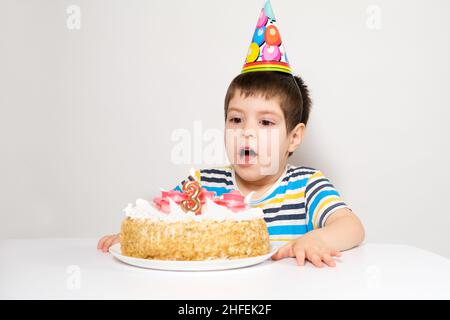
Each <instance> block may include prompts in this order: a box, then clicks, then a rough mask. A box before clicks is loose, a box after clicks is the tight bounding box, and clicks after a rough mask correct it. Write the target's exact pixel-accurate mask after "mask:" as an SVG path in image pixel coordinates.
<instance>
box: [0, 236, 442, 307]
mask: <svg viewBox="0 0 450 320" xmlns="http://www.w3.org/2000/svg"><path fill="white" fill-rule="evenodd" d="M96 244H97V239H43V240H3V241H0V299H17V298H18V299H22V298H26V299H30V298H31V299H195V300H196V299H313V298H314V299H322V298H323V299H335V298H336V299H347V298H355V299H368V298H374V299H396V298H406V299H408V298H414V299H415V298H420V299H428V298H437V299H450V260H449V259H446V258H444V257H441V256H439V255H436V254H434V253H431V252H427V251H424V250H421V249H417V248H414V247H410V246H404V245H387V244H364V245H362V246H360V247H358V248H355V249H352V250H349V251H346V252H344V253H343V256H342V258H341V259H340V260H339V261H338V263H337V267H336V268H323V269H318V268H315V267H313V266H312V265H311V264H307V265H306V266H304V267H299V266H297V265H296V263H295V260H294V259H284V260H281V261H272V260H268V261H266V262H264V263H262V264H259V265H256V266H253V267H249V268H244V269H236V270H225V271H209V272H170V271H158V270H148V269H140V268H135V267H133V266H129V265H126V264H124V263H122V262H119V261H118V260H116V259H114V258H113V257H112V256H111V255H110V254H105V253H102V252H100V251H98V250H97V249H96Z"/></svg>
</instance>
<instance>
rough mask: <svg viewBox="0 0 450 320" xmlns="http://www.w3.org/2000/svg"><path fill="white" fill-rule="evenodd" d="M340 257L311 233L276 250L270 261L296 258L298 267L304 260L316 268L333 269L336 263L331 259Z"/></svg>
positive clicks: (336, 251) (337, 252)
mask: <svg viewBox="0 0 450 320" xmlns="http://www.w3.org/2000/svg"><path fill="white" fill-rule="evenodd" d="M340 256H341V253H340V252H339V251H338V250H335V249H333V248H330V247H329V246H327V245H326V244H325V243H324V242H323V241H322V240H321V239H320V238H319V237H317V236H316V234H314V233H313V232H311V233H307V234H305V235H304V236H302V237H300V238H298V239H297V240H294V241H292V242H290V243H288V244H287V245H285V246H283V247H281V248H280V249H278V251H277V253H275V254H274V255H273V256H272V259H273V260H280V259H284V258H288V257H291V258H296V259H297V264H298V265H300V266H303V265H304V264H305V259H306V260H309V261H310V262H311V263H312V264H314V265H315V266H316V267H318V268H322V267H323V266H324V265H325V264H326V265H328V266H330V267H335V266H336V262H335V261H334V258H333V257H340Z"/></svg>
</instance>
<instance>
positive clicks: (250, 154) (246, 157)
mask: <svg viewBox="0 0 450 320" xmlns="http://www.w3.org/2000/svg"><path fill="white" fill-rule="evenodd" d="M257 155H258V154H257V153H256V151H255V150H253V149H252V148H250V147H243V148H241V149H240V150H239V156H240V159H241V163H243V164H254V163H256V161H255V159H256V156H257Z"/></svg>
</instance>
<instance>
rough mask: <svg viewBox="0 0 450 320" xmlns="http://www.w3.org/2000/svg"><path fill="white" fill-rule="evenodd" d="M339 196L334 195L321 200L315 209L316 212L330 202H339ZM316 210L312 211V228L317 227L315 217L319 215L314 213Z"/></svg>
mask: <svg viewBox="0 0 450 320" xmlns="http://www.w3.org/2000/svg"><path fill="white" fill-rule="evenodd" d="M341 201H342V200H341V198H339V197H336V196H332V197H330V198H328V199H327V200H325V201H323V202H322V203H321V204H320V206H319V207H318V208H317V209H316V212H321V211H322V209H323V207H325V206H326V205H327V204H329V203H330V202H341ZM316 212H314V219H313V226H314V229H315V228H317V217H319V216H320V215H319V214H316Z"/></svg>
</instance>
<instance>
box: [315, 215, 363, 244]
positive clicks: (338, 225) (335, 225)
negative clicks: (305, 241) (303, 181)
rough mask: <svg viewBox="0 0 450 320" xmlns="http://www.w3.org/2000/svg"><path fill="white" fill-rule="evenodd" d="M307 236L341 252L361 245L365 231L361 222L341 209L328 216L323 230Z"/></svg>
mask: <svg viewBox="0 0 450 320" xmlns="http://www.w3.org/2000/svg"><path fill="white" fill-rule="evenodd" d="M308 235H310V236H312V237H319V238H320V239H321V240H322V241H323V242H324V243H325V244H326V245H327V246H328V247H330V248H333V249H334V250H339V251H342V250H347V249H350V248H353V247H356V246H357V245H359V244H361V243H362V242H363V240H364V237H365V231H364V227H363V224H362V223H361V220H359V218H358V217H357V216H356V215H355V214H354V213H353V212H352V211H351V210H350V209H348V208H342V209H339V210H336V211H335V212H333V213H332V214H331V215H330V217H329V218H328V219H327V220H326V222H325V226H324V227H323V228H319V229H315V230H313V231H311V232H309V233H308Z"/></svg>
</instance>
